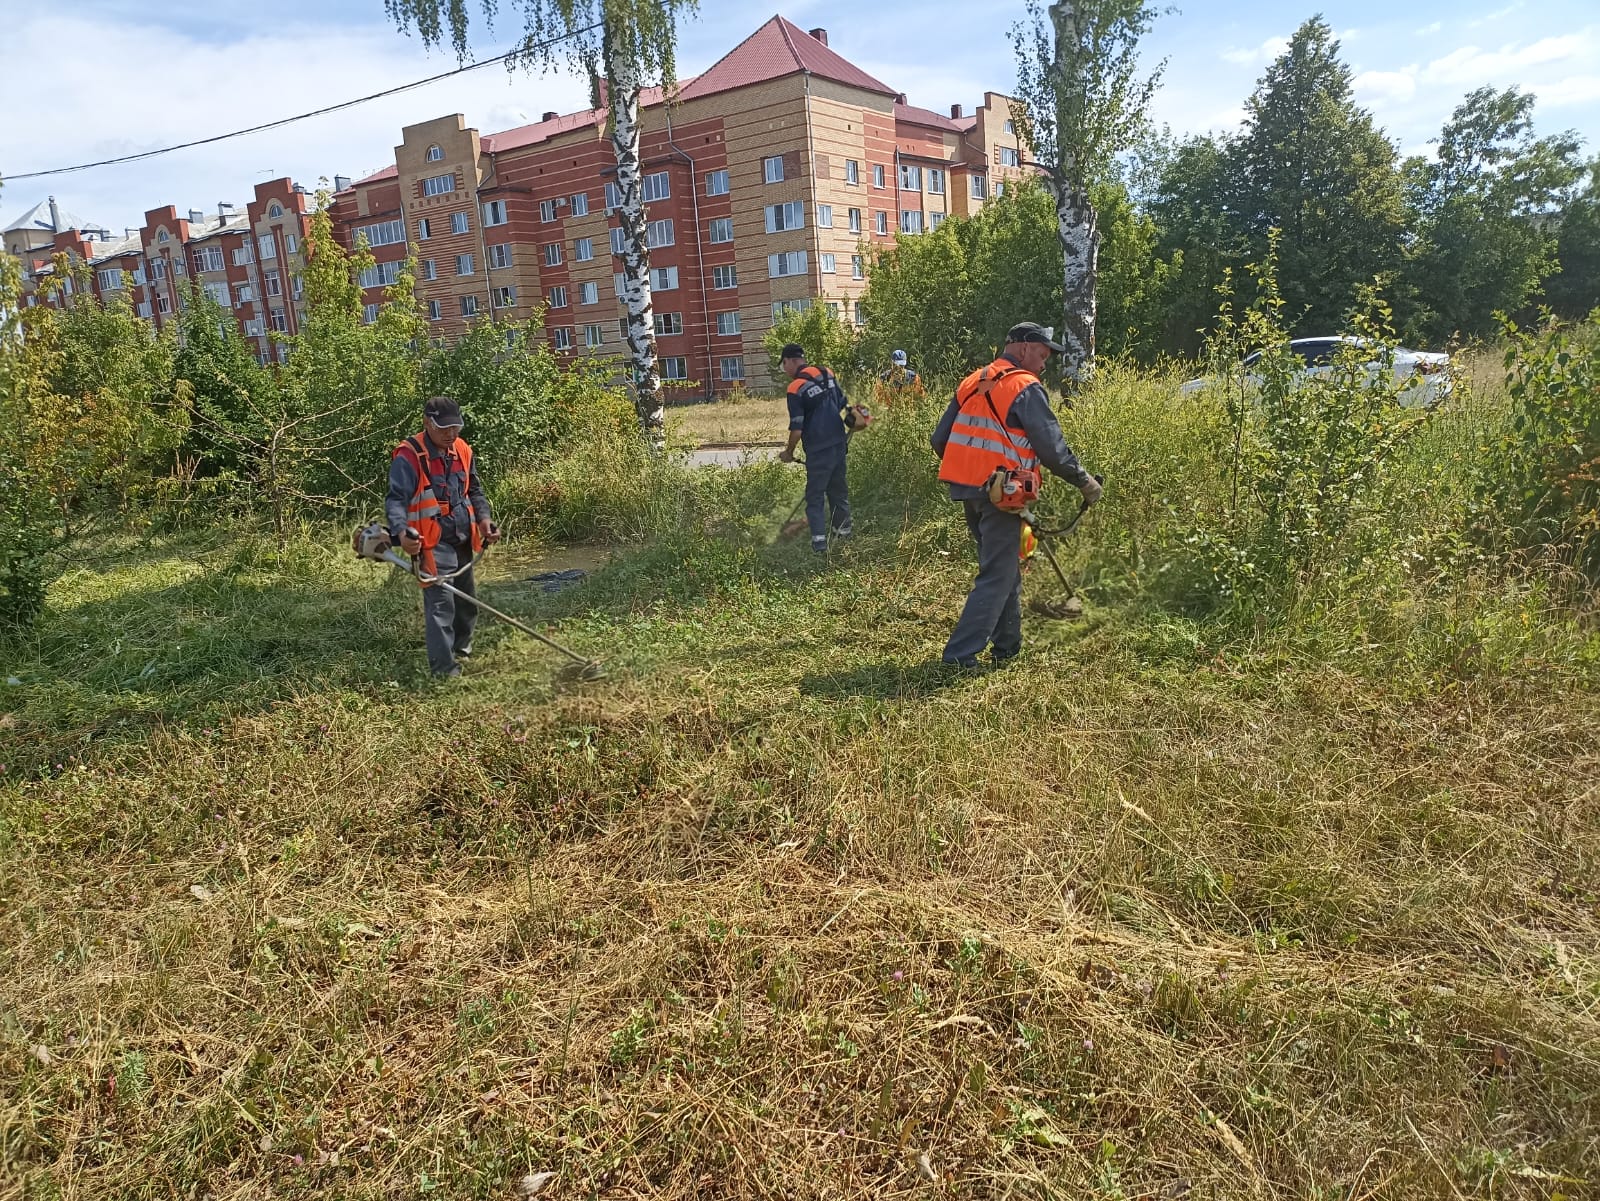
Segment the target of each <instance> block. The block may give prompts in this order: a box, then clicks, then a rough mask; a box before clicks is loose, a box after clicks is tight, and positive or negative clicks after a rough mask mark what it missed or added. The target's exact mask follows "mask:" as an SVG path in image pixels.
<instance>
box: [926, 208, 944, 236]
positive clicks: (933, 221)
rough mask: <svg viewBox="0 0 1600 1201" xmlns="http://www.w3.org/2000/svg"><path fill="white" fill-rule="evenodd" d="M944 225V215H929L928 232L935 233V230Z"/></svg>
mask: <svg viewBox="0 0 1600 1201" xmlns="http://www.w3.org/2000/svg"><path fill="white" fill-rule="evenodd" d="M943 224H944V214H943V213H929V214H928V231H929V232H930V233H931V232H933V231H934V230H936V229H938V228H939V227H940V226H941V225H943Z"/></svg>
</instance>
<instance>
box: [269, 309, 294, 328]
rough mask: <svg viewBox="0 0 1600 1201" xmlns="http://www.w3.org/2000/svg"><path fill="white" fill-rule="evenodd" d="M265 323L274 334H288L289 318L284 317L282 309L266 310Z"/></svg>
mask: <svg viewBox="0 0 1600 1201" xmlns="http://www.w3.org/2000/svg"><path fill="white" fill-rule="evenodd" d="M267 322H268V323H269V324H270V325H271V326H272V330H273V332H274V333H279V334H286V333H288V332H289V318H288V317H286V316H284V313H283V310H282V309H268V310H267Z"/></svg>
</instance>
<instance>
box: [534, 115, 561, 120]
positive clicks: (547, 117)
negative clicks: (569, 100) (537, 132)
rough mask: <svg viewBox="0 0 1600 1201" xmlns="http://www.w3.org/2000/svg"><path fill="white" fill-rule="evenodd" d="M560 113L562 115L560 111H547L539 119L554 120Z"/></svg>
mask: <svg viewBox="0 0 1600 1201" xmlns="http://www.w3.org/2000/svg"><path fill="white" fill-rule="evenodd" d="M560 115H561V114H560V113H546V114H545V115H544V116H542V117H540V118H539V120H541V121H554V120H555V119H556V118H557V117H559V116H560Z"/></svg>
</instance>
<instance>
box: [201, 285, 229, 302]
mask: <svg viewBox="0 0 1600 1201" xmlns="http://www.w3.org/2000/svg"><path fill="white" fill-rule="evenodd" d="M205 293H206V295H207V296H209V297H211V299H212V300H214V301H216V302H217V303H218V304H219V305H221V306H222V307H223V308H229V307H231V305H232V301H231V300H230V299H229V293H228V285H227V284H225V283H220V282H219V283H214V284H206V285H205Z"/></svg>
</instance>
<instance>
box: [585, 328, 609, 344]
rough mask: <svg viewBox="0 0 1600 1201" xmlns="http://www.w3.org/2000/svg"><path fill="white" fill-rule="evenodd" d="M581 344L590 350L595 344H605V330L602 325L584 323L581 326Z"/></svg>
mask: <svg viewBox="0 0 1600 1201" xmlns="http://www.w3.org/2000/svg"><path fill="white" fill-rule="evenodd" d="M583 344H584V345H585V346H587V347H588V348H589V349H590V350H593V349H594V348H595V347H596V346H604V345H605V344H606V331H605V326H603V325H586V326H584V327H583Z"/></svg>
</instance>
